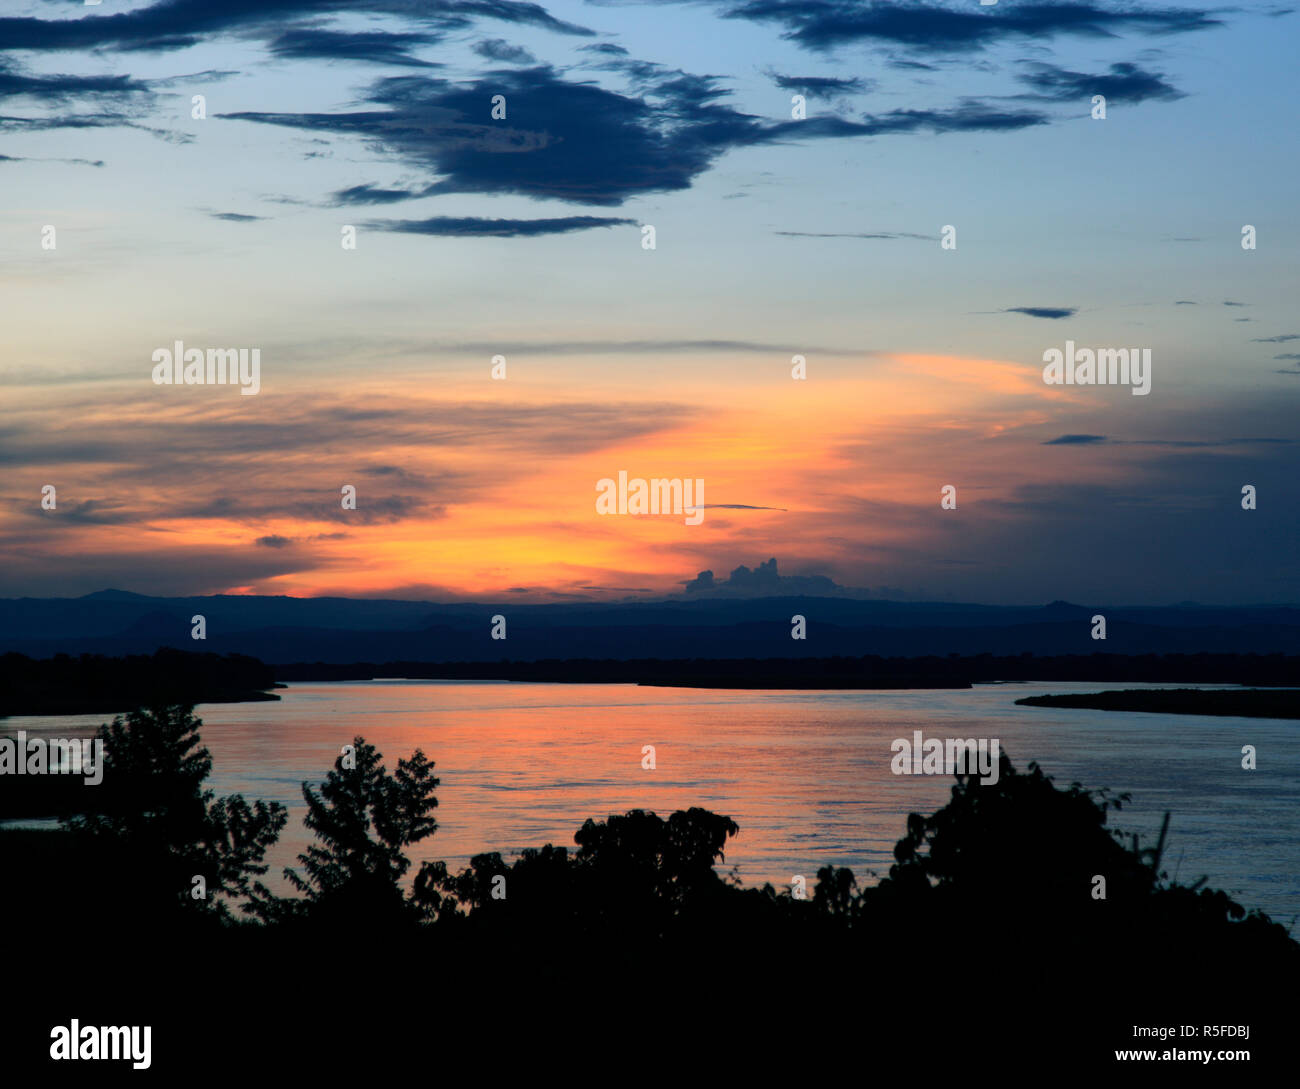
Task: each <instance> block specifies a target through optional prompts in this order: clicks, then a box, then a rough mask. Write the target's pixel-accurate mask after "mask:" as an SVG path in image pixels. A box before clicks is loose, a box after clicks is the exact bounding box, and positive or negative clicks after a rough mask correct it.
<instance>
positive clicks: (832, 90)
mask: <svg viewBox="0 0 1300 1089" xmlns="http://www.w3.org/2000/svg"><path fill="white" fill-rule="evenodd" d="M767 74H768V76H769V77H770V78H771V79H772V81H773V82H774V83H775V84H776V85H777V86H778V87H780V88H781V89H782V90H783V91H794V92H796V93H798V94H801V95H804V96H806V97H808V98H820V99H825V100H827V101H830V100H833V99H837V98H845V97H847V96H848V95H855V94H861V93H862V92H863V91H866V90H867V89H868V88H870V87H874V86H875V81H874V80H866V79H847V78H846V79H839V78H835V77H832V76H783V75H781V74H780V73H779V72H772V71H769V72H768V73H767Z"/></svg>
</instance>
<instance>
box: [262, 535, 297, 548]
mask: <svg viewBox="0 0 1300 1089" xmlns="http://www.w3.org/2000/svg"><path fill="white" fill-rule="evenodd" d="M253 543H254V544H259V545H261V546H262V547H263V548H288V547H289V545H291V544H293V539H292V538H290V537H281V536H280V535H279V534H272V535H271V536H269V537H258V538H257V540H256V541H254V542H253Z"/></svg>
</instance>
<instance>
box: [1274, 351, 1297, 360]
mask: <svg viewBox="0 0 1300 1089" xmlns="http://www.w3.org/2000/svg"><path fill="white" fill-rule="evenodd" d="M1273 358H1274V359H1300V352H1283V353H1282V354H1281V355H1275V356H1274V357H1273Z"/></svg>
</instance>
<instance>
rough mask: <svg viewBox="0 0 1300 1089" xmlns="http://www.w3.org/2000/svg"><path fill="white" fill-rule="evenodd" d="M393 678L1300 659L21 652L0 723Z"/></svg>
mask: <svg viewBox="0 0 1300 1089" xmlns="http://www.w3.org/2000/svg"><path fill="white" fill-rule="evenodd" d="M398 678H400V679H404V680H445V681H458V680H460V681H522V682H534V683H538V682H541V683H549V684H636V685H645V686H647V687H656V688H701V689H703V688H713V689H732V690H740V689H750V690H753V691H769V690H776V689H789V690H801V691H828V692H830V691H850V690H859V691H883V690H888V689H894V690H908V689H916V690H925V689H933V690H943V689H948V690H961V689H968V688H970V687H971V686H972V685H975V684H989V683H995V682H1009V683H1030V682H1047V683H1053V682H1063V681H1069V682H1089V683H1097V684H1102V685H1115V684H1125V683H1145V684H1235V685H1247V686H1251V687H1257V688H1259V687H1268V686H1278V687H1282V686H1294V687H1300V655H1285V654H1215V653H1205V654H1138V655H1131V654H1103V653H1094V654H1064V655H1032V654H1020V655H995V654H972V655H958V654H950V655H947V656H939V655H928V656H923V657H888V658H886V657H881V656H879V655H865V656H862V657H842V656H837V657H822V658H815V657H802V658H792V657H787V658H635V659H613V658H605V659H599V658H553V659H543V660H536V661H533V660H526V661H511V660H505V659H503V660H500V661H497V662H463V661H462V662H421V661H385V662H353V663H348V664H343V665H340V664H335V663H329V662H297V663H294V664H291V665H276V666H271V665H267V664H265V663H263V662H260V661H258V660H257V659H256V658H250V657H248V656H246V655H240V654H228V655H217V654H201V653H194V652H192V651H181V650H176V649H173V648H169V647H164V648H162V649H160V650H159V651H157V652H156V653H155V654H153V655H134V656H129V657H125V658H107V657H103V656H101V655H82V656H80V657H77V658H73V657H70V656H68V655H56V656H55V657H53V658H45V659H33V658H28V657H26V656H24V655H21V654H6V655H0V720H3V719H4V718H5V717H6V716H9V715H77V714H104V715H112V714H117V713H121V712H126V711H130V710H133V709H134V708H136V707H141V706H157V705H159V704H170V703H186V704H203V703H244V702H256V701H266V700H276V699H279V697H278V696H277V695H275V694H274V692H272V691H271V689H274V688H282V687H284V686H285V685H286V683H288V684H293V683H311V682H318V681H371V680H378V679H398ZM1059 706H1083V704H1073V705H1069V704H1061V705H1059ZM1109 706H1110V705H1109V704H1108V705H1107V708H1109ZM1117 709H1118V708H1117ZM1202 713H1204V712H1202ZM1223 713H1225V714H1230V713H1236V712H1223ZM1286 717H1291V716H1289V715H1288V716H1286Z"/></svg>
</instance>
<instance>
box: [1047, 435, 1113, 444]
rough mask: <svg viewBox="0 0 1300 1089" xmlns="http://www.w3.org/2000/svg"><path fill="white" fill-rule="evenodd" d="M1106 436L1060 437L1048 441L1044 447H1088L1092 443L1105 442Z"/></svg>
mask: <svg viewBox="0 0 1300 1089" xmlns="http://www.w3.org/2000/svg"><path fill="white" fill-rule="evenodd" d="M1105 441H1106V436H1105V435H1058V436H1057V437H1056V438H1054V439H1048V440H1047V441H1046V442H1045V443H1043V445H1044V446H1086V445H1088V444H1090V443H1095V442H1105Z"/></svg>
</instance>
